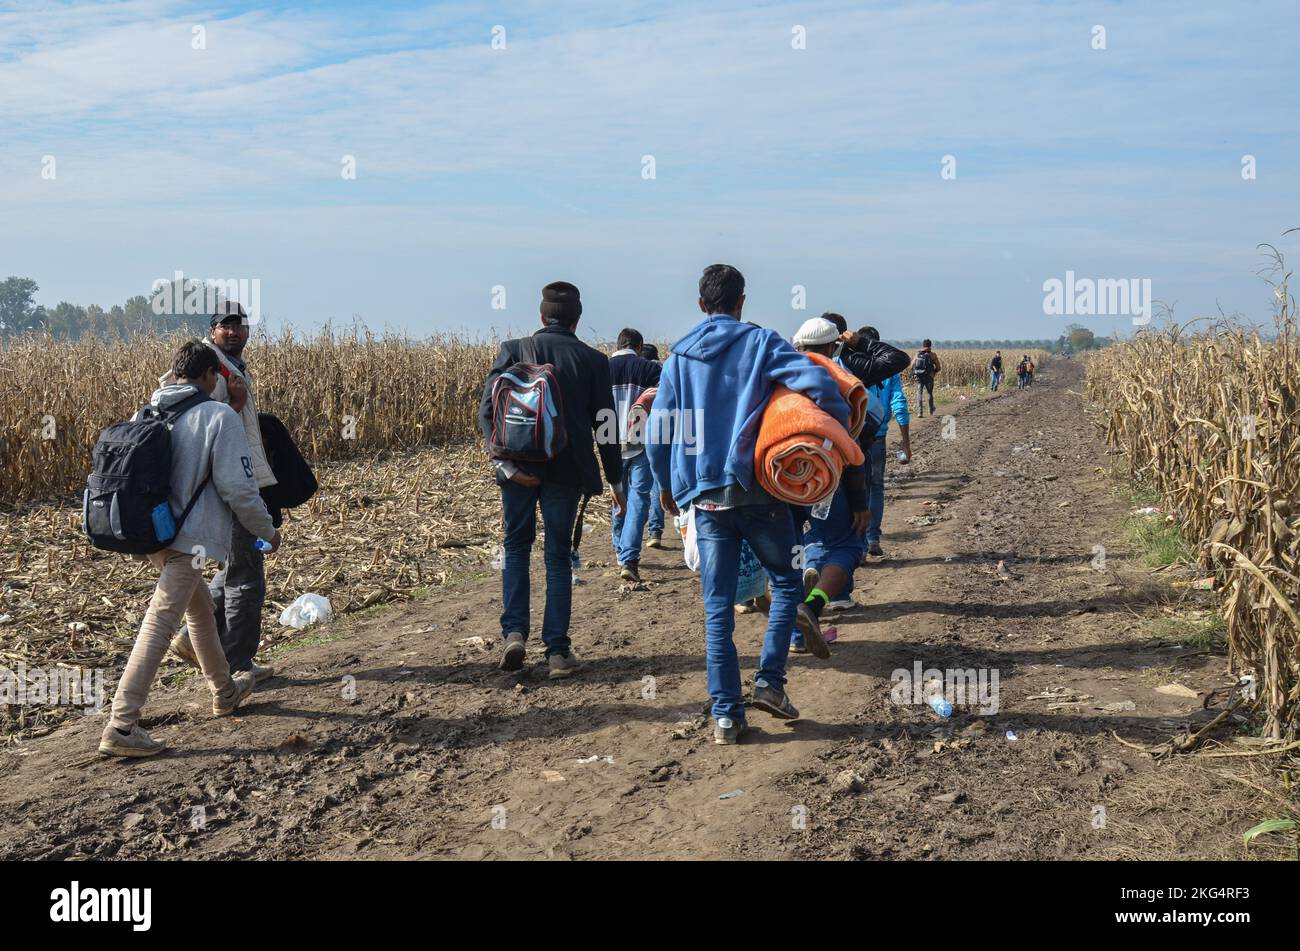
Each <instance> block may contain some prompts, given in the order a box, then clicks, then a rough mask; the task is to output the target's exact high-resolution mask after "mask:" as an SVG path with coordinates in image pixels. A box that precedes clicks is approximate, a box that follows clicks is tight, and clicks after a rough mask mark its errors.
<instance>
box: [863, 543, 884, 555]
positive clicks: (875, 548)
mask: <svg viewBox="0 0 1300 951" xmlns="http://www.w3.org/2000/svg"><path fill="white" fill-rule="evenodd" d="M867 554H868V555H874V556H876V557H877V558H883V557H884V556H885V553H884V551H883V550H882V549H881V547H880V542H872V543H871V544H870V545H868V546H867Z"/></svg>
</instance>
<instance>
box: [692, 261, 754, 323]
mask: <svg viewBox="0 0 1300 951" xmlns="http://www.w3.org/2000/svg"><path fill="white" fill-rule="evenodd" d="M744 293H745V276H744V275H743V274H741V273H740V272H739V271H737V270H736V269H735V268H734V267H732V266H731V265H730V264H710V265H709V266H708V267H706V268H705V269H704V273H703V274H702V275H700V300H702V301H703V302H704V306H705V307H707V308H708V310H709V313H711V314H731V313H732V312H733V311H735V309H736V305H737V304H739V303H740V298H741V297H742V296H743V295H744Z"/></svg>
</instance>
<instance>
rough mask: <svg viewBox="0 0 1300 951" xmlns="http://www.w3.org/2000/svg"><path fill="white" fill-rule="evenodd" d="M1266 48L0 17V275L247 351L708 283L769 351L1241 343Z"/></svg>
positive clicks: (873, 19)
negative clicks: (851, 332) (861, 336)
mask: <svg viewBox="0 0 1300 951" xmlns="http://www.w3.org/2000/svg"><path fill="white" fill-rule="evenodd" d="M498 25H500V26H502V27H504V29H505V40H506V48H505V49H495V50H494V49H493V48H492V45H491V41H492V31H493V28H494V27H495V26H498ZM1097 25H1100V26H1102V27H1104V28H1105V39H1106V48H1105V49H1104V50H1097V49H1093V29H1094V26H1097ZM195 26H202V27H203V28H204V30H205V46H206V48H203V49H194V48H193V37H194V27H195ZM796 26H802V27H804V29H805V31H806V37H807V40H806V49H802V50H796V49H793V48H792V44H791V39H792V30H793V28H794V27H796ZM1297 27H1300V12H1298V11H1297V7H1296V5H1295V4H1294V2H1276V3H1268V2H1265V3H1240V4H1203V5H1202V4H1189V3H1163V2H1143V3H1140V4H1131V3H1123V4H1120V3H1072V4H1063V3H978V2H976V3H939V2H927V0H919V2H915V3H880V4H864V3H829V2H811V3H773V4H764V3H754V2H746V3H740V2H728V0H723V2H720V3H712V4H709V5H708V9H707V11H703V10H702V9H701V5H699V4H695V3H678V2H673V0H667V2H660V3H655V4H634V3H619V2H607V3H590V4H565V3H557V2H552V3H541V2H536V3H534V2H521V3H498V4H476V3H437V4H423V3H390V4H382V3H374V4H355V3H349V4H342V3H322V4H308V5H263V6H256V7H254V6H248V5H242V4H233V5H232V4H220V3H216V4H195V3H187V2H167V0H127V2H123V3H115V4H102V5H101V4H84V3H68V4H60V3H51V4H6V3H3V2H0V211H2V212H3V217H4V221H5V224H6V227H4V228H2V229H0V277H3V276H7V275H9V274H19V275H23V276H28V277H33V278H35V279H36V280H37V281H38V283H39V284H40V285H41V292H40V294H39V295H38V296H39V300H40V302H41V303H44V304H46V305H47V306H52V305H53V304H55V303H57V302H58V301H59V300H64V299H66V300H71V301H74V302H77V303H81V304H88V303H100V304H102V305H104V306H108V305H110V304H112V303H115V302H120V301H122V300H124V299H125V298H126V297H128V296H130V295H132V294H136V293H143V292H145V291H146V290H147V289H148V287H149V286H150V285H151V283H152V282H153V281H154V280H155V279H159V278H168V277H170V276H171V275H172V274H173V273H174V272H175V271H177V270H181V271H184V273H185V274H186V275H188V276H190V277H195V278H208V277H211V278H223V279H241V278H243V279H250V280H251V279H257V280H259V281H260V284H261V305H262V309H263V312H264V313H266V314H267V315H269V318H270V325H271V326H272V327H273V328H274V327H276V326H277V325H280V324H283V323H292V324H293V325H295V326H299V327H312V326H316V325H318V324H320V323H321V322H323V321H325V320H329V319H333V320H335V321H336V322H343V323H347V322H349V321H350V320H351V319H352V318H353V317H354V316H358V317H360V318H361V319H363V320H364V321H366V322H367V323H368V324H370V325H371V326H373V327H376V328H382V327H385V326H390V327H394V328H398V329H402V330H406V331H409V332H411V333H413V334H426V333H430V332H435V331H460V332H468V333H470V334H473V335H478V336H483V337H488V336H493V335H496V334H499V333H503V332H507V331H510V330H520V329H524V328H531V327H532V326H534V324H535V321H536V303H537V299H538V291H539V288H540V287H541V285H542V284H544V283H546V282H547V281H550V280H556V279H564V280H570V281H573V282H574V283H576V284H578V285H579V286H580V287H581V288H582V291H583V297H584V301H585V306H586V314H585V316H584V322H583V331H584V335H585V336H588V337H593V336H598V337H602V338H608V337H612V336H613V335H614V334H615V333H617V331H618V329H619V328H620V327H622V326H625V325H632V326H637V327H639V328H641V329H642V330H643V331H644V332H645V333H646V334H647V336H651V337H673V336H675V335H676V334H678V333H680V332H682V331H684V330H685V329H686V328H688V327H689V326H690V324H691V323H692V322H693V321H694V320H695V318H696V316H697V312H696V310H695V305H694V298H695V282H696V280H697V278H698V275H699V271H700V269H701V268H702V267H703V266H704V265H706V264H710V263H713V262H714V261H726V262H729V263H733V264H736V265H737V266H739V267H740V268H741V269H742V270H743V271H744V272H745V274H746V277H747V279H748V282H749V309H748V311H747V316H748V317H750V318H751V319H754V320H757V321H759V322H760V323H763V324H765V325H767V326H772V327H775V328H778V329H780V330H782V331H789V332H792V331H793V329H794V328H795V327H797V326H798V324H799V323H800V322H801V321H802V319H804V318H806V317H808V316H812V315H815V314H817V313H820V312H821V311H822V310H825V309H833V310H837V311H839V312H841V313H843V314H845V315H846V316H847V317H848V318H849V320H850V321H851V322H852V323H855V324H857V323H866V322H870V323H874V324H876V325H877V326H879V327H880V328H881V329H882V331H883V332H884V333H885V334H886V336H887V337H893V338H896V339H901V338H914V337H919V336H931V337H934V338H938V339H947V338H956V339H967V338H993V337H998V338H1001V337H1011V338H1041V337H1055V336H1057V335H1058V334H1059V333H1060V332H1061V330H1062V329H1063V327H1064V325H1065V324H1066V323H1067V322H1069V318H1064V317H1049V316H1046V315H1044V314H1043V312H1042V311H1043V308H1042V302H1043V290H1042V284H1043V282H1044V281H1045V280H1048V279H1049V278H1054V277H1055V278H1063V277H1064V276H1065V272H1066V271H1067V270H1073V271H1074V272H1075V273H1076V274H1077V275H1079V276H1089V277H1097V278H1148V279H1150V280H1151V282H1152V288H1153V294H1154V296H1155V297H1156V298H1158V299H1160V300H1163V301H1166V302H1170V303H1174V304H1175V314H1176V315H1177V316H1178V317H1180V318H1183V319H1190V318H1192V317H1195V316H1199V315H1202V314H1207V313H1213V312H1215V311H1216V310H1217V309H1218V308H1220V307H1222V308H1223V309H1224V310H1225V311H1228V312H1235V311H1240V312H1242V313H1244V314H1246V315H1247V316H1249V317H1251V318H1254V319H1265V318H1266V317H1267V315H1268V310H1269V304H1268V292H1267V288H1266V287H1265V285H1263V284H1262V283H1261V282H1260V281H1259V279H1258V278H1257V277H1256V276H1255V271H1256V269H1257V267H1258V265H1259V263H1260V257H1259V254H1258V252H1257V251H1256V245H1257V244H1258V243H1259V242H1263V241H1269V242H1275V243H1278V244H1279V246H1280V247H1281V248H1282V249H1283V250H1284V251H1290V252H1293V256H1294V252H1297V251H1300V241H1297V240H1296V238H1297V237H1298V236H1296V235H1292V236H1289V237H1287V238H1283V237H1282V232H1283V231H1285V230H1286V229H1287V228H1291V227H1295V226H1300V148H1298V146H1300V128H1298V126H1300V123H1297V119H1298V118H1300V108H1297V107H1298V106H1300V88H1298V84H1297V83H1296V81H1295V79H1296V68H1295V65H1294V51H1293V50H1292V49H1291V48H1290V46H1291V44H1289V43H1288V42H1285V41H1281V42H1279V40H1278V38H1279V37H1287V36H1292V35H1294V34H1295V33H1296V31H1297ZM345 155H351V156H355V160H356V169H357V175H356V178H355V180H347V179H344V178H343V176H342V174H341V169H342V160H343V156H345ZM644 155H652V156H654V159H655V175H656V177H655V178H654V179H653V180H646V179H644V178H643V177H642V156H644ZM945 155H951V156H954V157H955V159H956V172H957V174H956V178H955V179H950V180H945V179H943V178H942V177H941V175H940V170H941V162H942V160H943V157H944V156H945ZM1245 155H1252V156H1254V157H1255V161H1256V165H1257V178H1256V179H1254V180H1251V181H1246V180H1243V178H1242V175H1241V168H1242V157H1243V156H1245ZM45 156H53V157H54V159H55V163H56V164H55V169H56V175H55V177H54V178H53V179H52V180H50V179H46V178H42V175H41V172H42V168H43V165H42V163H43V161H44V157H45ZM497 285H500V286H503V287H504V288H505V289H506V308H505V309H504V310H497V309H493V307H492V299H493V298H492V289H493V288H494V287H495V286H497ZM794 285H802V286H804V287H805V288H806V289H807V310H806V311H798V310H794V309H792V307H791V288H792V287H793V286H794ZM1080 322H1082V323H1085V324H1088V325H1089V326H1092V327H1093V328H1094V329H1096V330H1097V331H1098V332H1104V333H1110V332H1113V330H1114V329H1115V328H1116V327H1120V328H1128V329H1131V328H1129V322H1128V321H1127V320H1125V319H1121V320H1113V319H1106V318H1089V319H1083V320H1080Z"/></svg>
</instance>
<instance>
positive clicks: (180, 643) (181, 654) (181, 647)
mask: <svg viewBox="0 0 1300 951" xmlns="http://www.w3.org/2000/svg"><path fill="white" fill-rule="evenodd" d="M171 650H172V653H173V654H175V655H176V659H177V660H179V661H180V662H181V663H183V664H188V665H189V666H191V667H193V668H195V669H196V670H199V669H201V666H200V664H199V655H198V654H196V653H194V645H193V644H191V643H190V639H189V638H188V637H186V636H185V635H184V634H177V635H176V636H175V637H173V638H172V648H171Z"/></svg>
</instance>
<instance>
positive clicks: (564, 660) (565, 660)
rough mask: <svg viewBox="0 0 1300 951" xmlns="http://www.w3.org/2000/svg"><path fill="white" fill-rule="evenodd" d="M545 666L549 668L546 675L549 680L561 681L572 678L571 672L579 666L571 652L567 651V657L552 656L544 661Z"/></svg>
mask: <svg viewBox="0 0 1300 951" xmlns="http://www.w3.org/2000/svg"><path fill="white" fill-rule="evenodd" d="M546 664H547V666H549V667H550V668H551V670H550V673H548V674H547V675H546V676H547V677H549V678H550V679H551V680H563V679H564V678H565V677H572V676H573V672H574V671H575V670H577V669H578V667H579V666H580V665H579V663H578V658H577V657H576V656H575V655H574V653H573V651H569V653H568V654H567V655H561V654H552V655H551V656H550V657H548V658H547V659H546Z"/></svg>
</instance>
